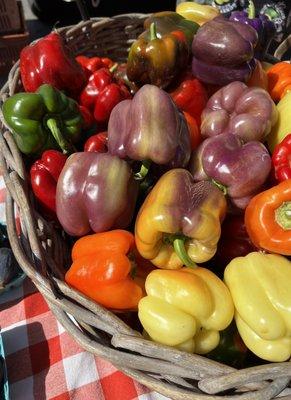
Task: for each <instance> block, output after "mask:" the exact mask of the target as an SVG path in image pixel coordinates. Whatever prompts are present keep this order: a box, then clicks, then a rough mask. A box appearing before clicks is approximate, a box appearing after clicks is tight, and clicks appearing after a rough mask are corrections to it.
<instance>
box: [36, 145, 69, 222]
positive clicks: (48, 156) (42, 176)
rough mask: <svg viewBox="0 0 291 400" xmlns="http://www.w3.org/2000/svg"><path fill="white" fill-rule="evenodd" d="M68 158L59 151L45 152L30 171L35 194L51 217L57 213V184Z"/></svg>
mask: <svg viewBox="0 0 291 400" xmlns="http://www.w3.org/2000/svg"><path fill="white" fill-rule="evenodd" d="M66 160H67V156H65V155H64V154H63V153H61V152H59V151H57V150H47V151H45V152H44V153H43V154H42V156H41V158H40V159H39V160H37V161H36V162H35V163H34V164H33V165H32V167H31V169H30V179H31V186H32V190H33V193H34V195H35V197H36V198H37V200H38V201H39V203H40V205H41V206H42V207H43V210H44V211H45V212H46V213H47V214H48V215H50V216H54V215H55V213H56V190H57V182H58V178H59V176H60V173H61V172H62V169H63V167H64V165H65V163H66Z"/></svg>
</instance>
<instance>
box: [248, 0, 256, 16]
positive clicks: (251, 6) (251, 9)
mask: <svg viewBox="0 0 291 400" xmlns="http://www.w3.org/2000/svg"><path fill="white" fill-rule="evenodd" d="M247 10H248V18H250V19H254V18H255V16H256V8H255V5H254V2H253V1H252V0H249V6H248V9H247Z"/></svg>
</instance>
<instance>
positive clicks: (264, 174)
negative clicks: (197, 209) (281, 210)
mask: <svg viewBox="0 0 291 400" xmlns="http://www.w3.org/2000/svg"><path fill="white" fill-rule="evenodd" d="M189 170H190V172H191V173H192V175H193V177H194V180H195V181H202V180H212V181H213V182H214V183H216V184H217V185H218V187H220V188H221V189H222V190H223V191H224V192H225V194H227V195H228V197H229V199H230V200H231V202H232V204H233V205H235V206H236V207H238V208H241V209H245V208H246V206H247V205H248V203H249V201H250V199H251V198H252V197H253V196H254V195H255V194H257V193H258V191H259V190H260V189H261V187H262V185H263V184H264V183H265V181H266V180H267V178H268V175H269V173H270V170H271V157H270V155H269V153H268V150H267V149H266V147H265V146H264V145H263V144H262V143H260V142H255V141H253V142H248V143H246V144H243V142H242V141H241V140H240V138H238V137H237V136H235V135H232V134H230V133H223V134H221V135H218V136H214V137H211V138H208V139H206V140H204V142H202V144H201V145H200V146H199V148H198V149H197V150H196V151H195V152H194V153H193V154H192V158H191V161H190V164H189Z"/></svg>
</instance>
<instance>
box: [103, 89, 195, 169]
mask: <svg viewBox="0 0 291 400" xmlns="http://www.w3.org/2000/svg"><path fill="white" fill-rule="evenodd" d="M108 152H109V153H110V154H113V155H116V156H118V157H120V158H124V159H128V158H129V159H132V160H137V161H138V160H139V161H147V162H149V161H150V162H153V163H156V164H160V165H167V166H169V167H171V168H175V167H185V166H186V165H187V164H188V161H189V158H190V138H189V132H188V128H187V124H186V122H185V119H184V117H183V116H182V115H181V114H180V113H179V111H178V109H177V107H176V106H175V104H174V102H173V101H172V99H171V97H170V95H169V94H168V93H166V92H164V91H163V90H161V89H159V88H158V87H157V86H154V85H144V86H143V87H142V88H141V89H140V90H139V91H138V92H137V94H136V95H135V96H134V98H133V99H132V100H124V101H122V102H121V103H119V104H117V106H116V107H114V109H113V110H112V113H111V115H110V119H109V123H108Z"/></svg>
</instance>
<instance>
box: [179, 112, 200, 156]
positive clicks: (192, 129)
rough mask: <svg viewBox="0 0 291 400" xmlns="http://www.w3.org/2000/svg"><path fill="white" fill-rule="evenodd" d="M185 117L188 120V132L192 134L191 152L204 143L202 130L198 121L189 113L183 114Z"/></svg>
mask: <svg viewBox="0 0 291 400" xmlns="http://www.w3.org/2000/svg"><path fill="white" fill-rule="evenodd" d="M183 114H184V117H185V119H186V122H187V125H188V130H189V134H190V145H191V150H195V149H196V148H197V147H198V146H199V144H200V143H201V142H202V137H201V133H200V129H199V127H198V125H197V122H196V119H195V118H193V117H192V116H191V115H190V114H188V113H187V112H185V111H184V112H183Z"/></svg>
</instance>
